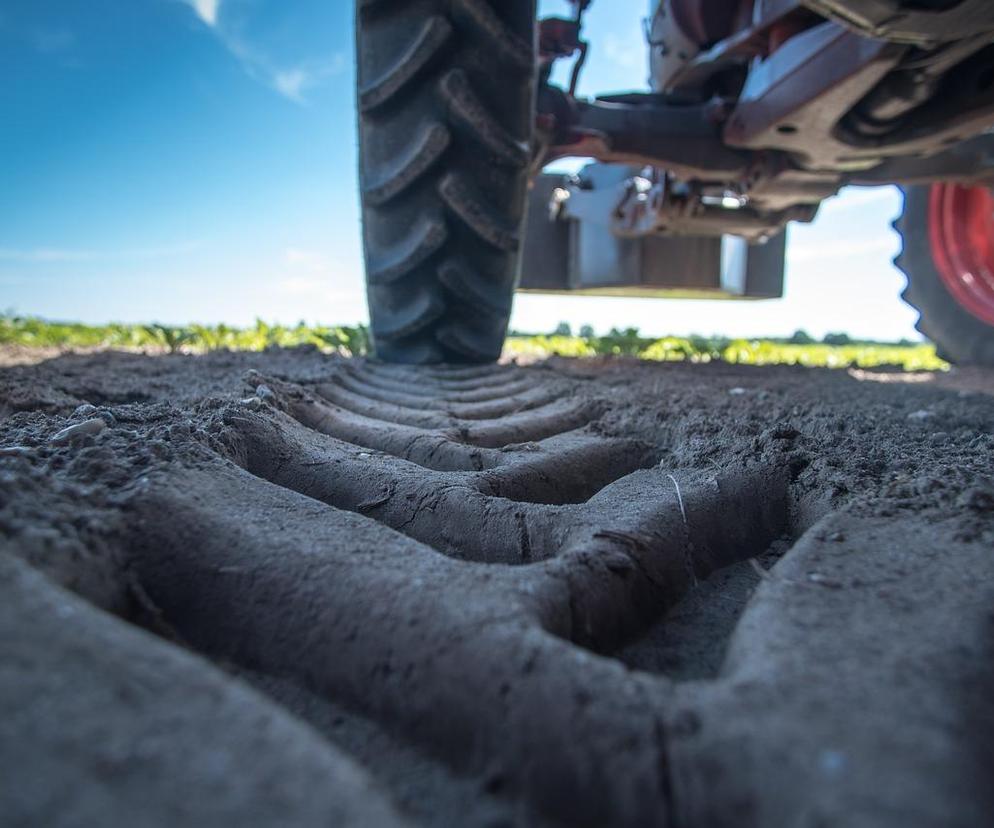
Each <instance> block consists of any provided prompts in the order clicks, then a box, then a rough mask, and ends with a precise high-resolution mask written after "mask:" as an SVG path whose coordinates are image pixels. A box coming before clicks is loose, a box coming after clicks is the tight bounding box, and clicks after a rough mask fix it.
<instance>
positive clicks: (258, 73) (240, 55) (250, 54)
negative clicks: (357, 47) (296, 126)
mask: <svg viewBox="0 0 994 828" xmlns="http://www.w3.org/2000/svg"><path fill="white" fill-rule="evenodd" d="M182 2H183V3H185V4H186V5H187V6H189V7H190V8H191V9H193V11H194V12H195V13H196V15H197V17H199V18H200V20H201V21H203V23H205V24H206V25H207V26H209V27H210V28H211V30H212V31H213V32H214V34H215V35H216V36H217V38H218V40H219V41H220V42H221V44H222V45H223V46H224V47H225V49H227V50H228V51H229V52H230V53H231V54H232V55H233V56H234V57H235V58H236V59H237V60H238V62H239V63H240V64H241V66H242V68H243V69H244V70H245V72H246V74H248V75H249V77H251V78H253V79H255V80H257V81H259V82H260V83H263V84H265V85H266V86H268V87H270V88H271V89H273V90H274V91H275V92H278V93H279V94H280V95H282V96H283V97H284V98H287V99H288V100H291V101H293V102H294V103H298V104H306V103H307V99H306V94H305V93H306V92H307V91H308V90H310V89H313V88H315V87H317V86H318V85H320V84H321V82H322V81H324V80H325V79H327V78H329V77H332V76H334V75H337V74H339V73H341V72H342V71H344V70H345V69H346V68H347V65H346V59H345V55H343V54H340V53H336V54H333V55H331V56H330V57H328V58H322V59H317V60H315V59H307V60H298V61H286V60H276V59H274V58H272V57H271V56H270V55H269V54H268V53H267V52H266V50H265V49H263V48H262V47H260V46H259V45H258V44H257V43H255V42H254V41H253V40H252V39H250V38H249V37H247V36H246V35H245V34H244V30H243V27H242V26H241V25H240V24H239V15H238V14H237V13H232V14H230V15H229V14H227V13H225V14H223V15H222V6H224V8H225V9H227V8H228V5H229V4H230V3H232V2H234V0H182ZM232 11H233V12H236V11H237V10H236V9H232Z"/></svg>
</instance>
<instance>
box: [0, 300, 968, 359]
mask: <svg viewBox="0 0 994 828" xmlns="http://www.w3.org/2000/svg"><path fill="white" fill-rule="evenodd" d="M585 333H588V334H589V332H586V331H585ZM829 340H831V341H829ZM0 345H18V346H22V347H38V348H56V349H60V350H69V349H96V348H123V349H129V350H143V349H148V350H155V351H160V352H169V353H204V352H206V351H216V350H222V349H228V350H241V351H261V350H264V349H266V348H272V347H278V348H293V347H299V346H302V345H310V346H314V347H317V348H319V349H320V350H322V351H325V352H327V353H340V354H344V355H354V356H359V355H362V354H366V353H368V352H369V333H368V331H367V329H366V328H365V327H363V326H361V325H358V326H352V327H349V326H337V325H306V324H304V323H303V322H301V323H299V324H298V325H292V326H288V325H270V324H267V323H266V322H263V321H262V320H257V321H256V323H255V325H254V326H251V327H248V328H235V327H231V326H229V325H180V326H172V325H157V324H152V325H122V324H111V325H83V324H80V323H76V322H49V321H47V320H43V319H38V318H36V317H21V316H14V315H10V314H7V315H0ZM505 354H506V355H507V356H517V357H533V358H541V357H546V356H552V355H556V356H566V357H590V356H630V357H638V358H640V359H648V360H656V361H661V362H670V361H678V362H683V361H687V362H711V361H724V362H731V363H738V364H743V365H808V366H821V367H828V368H846V367H850V366H856V367H860V368H872V367H877V366H882V365H892V366H899V367H901V368H903V369H904V370H907V371H922V370H927V371H934V370H943V369H945V368H947V367H948V366H947V365H946V363H945V362H943V361H942V360H941V359H939V357H937V356H936V354H935V348H934V346H932V345H929V344H926V343H914V342H900V343H895V344H888V343H876V342H851V341H849V340H848V338H847V337H844V336H842V335H838V334H837V335H834V336H832V337H826V341H822V342H815V341H814V340H812V339H811V338H810V337H808V336H807V335H805V334H803V332H800V331H799V332H798V333H797V334H795V335H794V337H792V338H791V339H789V340H775V339H748V340H747V339H725V338H721V337H699V336H691V337H675V336H667V337H662V338H658V337H645V336H641V335H640V334H639V332H638V330H637V329H634V328H628V329H626V330H620V331H619V330H612V331H611V332H610V333H609V334H607V335H605V336H594V335H592V334H589V335H586V336H573V335H571V334H567V333H565V332H562V333H554V334H550V335H545V334H521V333H512V334H511V335H510V336H509V337H508V340H507V345H506V347H505Z"/></svg>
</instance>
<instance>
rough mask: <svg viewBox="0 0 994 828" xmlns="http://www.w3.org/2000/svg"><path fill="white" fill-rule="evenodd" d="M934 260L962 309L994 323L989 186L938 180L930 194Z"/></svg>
mask: <svg viewBox="0 0 994 828" xmlns="http://www.w3.org/2000/svg"><path fill="white" fill-rule="evenodd" d="M928 233H929V242H930V245H931V248H932V261H933V262H935V269H936V270H938V271H939V276H940V277H941V278H942V283H943V284H944V285H945V286H946V289H947V290H948V291H949V292H950V293H951V294H952V296H953V298H954V299H955V300H956V301H957V302H958V303H959V305H960V307H962V308H963V309H964V310H966V311H968V312H969V313H971V314H973V316H975V317H977V319H979V320H981V321H982V322H986V323H987V324H988V325H994V195H992V194H991V191H990V189H988V188H987V187H965V186H963V185H960V184H934V185H932V189H931V192H930V193H929V202H928Z"/></svg>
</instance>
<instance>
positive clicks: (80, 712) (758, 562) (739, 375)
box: [0, 351, 994, 828]
mask: <svg viewBox="0 0 994 828" xmlns="http://www.w3.org/2000/svg"><path fill="white" fill-rule="evenodd" d="M250 368H251V369H254V370H252V371H249V372H248V373H246V369H250ZM148 377H154V378H155V382H154V392H153V391H152V390H150V388H151V386H149V385H147V384H146V385H145V386H142V385H141V382H142V381H145V379H147V378H148ZM245 379H247V382H248V386H249V389H251V391H252V392H254V394H253V396H252V397H250V399H251V400H252V401H253V402H252V404H251V405H247V404H243V403H242V402H240V401H241V400H242V399H243V398H245V397H246V386H245V384H244V381H245ZM872 385H875V384H870V383H866V384H863V385H861V384H859V383H857V382H856V381H855V380H853V379H852V378H850V377H847V376H845V375H842V374H830V373H825V372H806V373H799V372H796V371H790V370H783V369H771V370H767V371H743V370H741V369H735V368H729V367H726V366H651V365H633V364H630V363H619V362H610V361H608V362H578V363H574V362H569V361H553V362H551V363H549V364H547V365H546V366H543V367H541V368H520V367H515V366H506V367H498V368H493V369H488V368H480V367H476V368H459V369H450V368H446V367H433V368H426V369H404V368H397V367H392V366H383V365H377V364H371V363H366V362H362V361H354V362H353V361H348V360H339V359H334V358H328V357H324V356H321V355H320V354H316V353H313V352H306V351H301V352H296V353H292V352H272V353H267V354H262V355H247V354H216V355H211V356H207V357H202V358H189V357H161V358H155V359H149V358H144V359H143V358H135V357H131V356H127V355H120V356H115V355H99V356H94V357H87V358H74V357H66V358H63V359H61V360H55V361H54V362H52V363H49V364H47V365H41V366H38V367H35V368H16V369H10V370H7V371H4V372H2V374H0V393H3V389H4V387H5V386H8V387H10V388H16V393H17V401H18V402H17V404H16V405H12V404H9V403H4V404H3V405H2V406H0V411H5V412H7V416H5V417H3V418H2V419H0V625H2V626H3V630H0V633H2V634H0V647H7V648H8V649H9V648H10V647H13V648H14V649H12V650H10V651H9V652H6V650H5V655H4V658H3V659H0V665H4V664H6V665H11V666H16V665H20V666H18V667H17V671H20V672H16V675H15V673H10V674H9V675H8V674H5V673H3V667H2V666H0V694H2V695H3V696H4V698H5V699H9V700H10V701H9V707H8V709H18V710H22V711H25V712H24V715H19V716H15V717H8V718H7V719H6V720H5V722H4V723H2V724H0V731H2V733H3V736H4V739H3V740H0V741H2V743H3V744H13V743H16V741H17V740H30V743H31V745H32V750H31V752H30V753H29V754H27V755H28V756H29V759H28V761H27V765H25V763H24V760H23V756H22V755H20V752H19V756H18V757H15V756H14V755H13V754H9V753H4V752H3V750H2V748H0V798H2V799H3V800H4V801H5V802H6V801H8V798H9V797H11V796H13V794H14V792H15V788H16V798H11V799H10V801H15V802H17V803H18V808H20V809H21V810H20V811H18V813H23V814H27V815H31V814H40V813H43V812H44V813H48V812H50V809H51V808H54V807H57V806H55V805H54V804H53V802H54V800H52V798H51V794H50V793H46V792H45V791H44V790H41V789H39V788H38V787H33V786H31V785H27V784H25V783H24V782H23V781H18V780H23V779H24V778H25V777H24V774H23V773H21V775H18V774H16V773H15V774H11V773H8V772H7V771H8V770H9V769H11V768H14V766H15V764H18V763H19V764H18V767H17V770H18V771H21V770H22V767H21V766H24V767H26V768H27V769H28V770H29V771H30V769H31V768H32V767H34V768H43V769H44V774H45V776H46V778H47V779H50V780H51V785H50V788H51V790H53V791H54V790H65V791H70V792H71V801H72V802H73V803H75V807H78V808H80V809H83V810H81V811H80V813H85V814H97V815H99V814H100V813H101V809H112V808H116V809H117V810H116V811H115V813H125V812H127V809H128V808H130V807H132V805H133V804H134V803H138V802H153V803H159V805H160V809H161V813H162V814H163V820H164V822H163V824H167V823H168V819H167V818H173V817H176V815H177V814H179V815H180V816H179V817H176V818H179V819H180V821H183V820H187V821H205V820H206V821H214V822H217V821H222V822H233V821H234V822H239V823H245V824H260V825H262V824H274V825H275V824H288V823H289V824H312V823H313V824H329V823H335V824H356V825H374V824H375V825H381V824H382V825H388V824H401V823H402V822H403V824H413V825H433V826H434V825H438V826H441V825H451V824H461V825H468V826H481V828H482V826H492V825H495V824H505V825H529V826H531V825H538V826H554V825H569V826H591V827H593V826H603V825H607V824H611V825H622V826H626V825H627V826H654V825H658V826H664V825H665V826H670V825H675V826H697V825H701V826H705V825H706V826H729V828H731V826H735V827H736V828H739V826H757V828H759V826H767V825H774V826H776V825H785V826H786V825H797V824H805V823H806V822H813V823H817V824H823V825H828V826H835V825H839V826H842V825H845V826H849V825H867V826H870V825H873V826H878V825H884V826H890V825H893V826H928V825H936V824H943V825H954V826H960V825H962V826H968V825H971V826H972V825H977V824H984V823H986V822H989V821H990V819H991V816H992V815H994V803H992V802H991V800H990V798H989V791H988V785H987V782H988V781H989V778H990V774H991V772H992V769H994V759H992V756H991V755H990V752H989V745H990V744H991V743H992V742H994V739H992V737H994V709H992V704H991V703H990V701H989V700H990V698H992V696H994V658H991V653H992V652H994V645H992V641H994V639H992V629H994V616H991V614H990V607H991V606H992V605H994V593H992V591H991V587H990V584H994V577H992V576H994V561H992V559H991V556H990V554H989V550H990V547H991V543H992V540H994V528H992V522H994V515H992V512H991V510H990V509H988V508H987V507H986V505H985V504H987V502H988V500H989V498H987V494H988V493H989V492H990V491H991V490H992V489H991V485H990V480H989V476H990V475H989V472H990V468H989V457H990V456H991V451H992V449H994V440H992V438H991V437H990V432H991V426H992V424H994V402H992V401H991V400H990V399H987V398H984V397H973V398H970V399H965V398H960V397H956V396H955V395H952V394H944V393H942V392H936V391H934V390H932V389H929V388H924V387H921V386H920V385H919V386H916V387H914V388H912V387H898V388H895V387H882V386H880V387H871V386H872ZM619 387H620V388H624V389H625V391H624V394H623V395H622V394H619ZM757 387H759V388H761V389H762V394H760V393H753V391H754V390H755V389H756V388H757ZM129 388H131V389H134V390H135V392H136V393H139V392H140V393H141V394H143V395H144V396H143V397H142V399H143V400H146V401H145V402H141V403H135V404H129V403H127V402H125V400H126V398H127V395H128V393H129V392H128V391H127V389H129ZM728 388H742V389H743V390H744V391H746V392H747V393H743V394H739V395H734V396H730V395H729V394H728V390H727V389H728ZM260 389H262V391H261V393H260ZM156 396H157V397H158V398H160V399H161V400H162V401H161V402H157V401H155V398H156ZM32 398H33V399H35V400H37V401H38V403H37V406H36V407H37V408H38V409H39V410H40V411H41V412H44V413H38V412H33V411H32V410H31V404H30V400H31V399H32ZM108 400H116V401H117V403H116V404H114V405H113V406H111V408H109V409H108V408H102V409H100V412H99V421H100V422H102V423H105V422H107V421H110V422H114V423H118V424H120V427H116V428H103V429H100V430H98V431H96V432H94V433H92V434H89V435H87V436H86V439H84V440H74V441H72V445H68V444H57V443H53V442H51V441H50V440H49V437H48V435H51V434H53V433H55V432H57V431H59V430H60V429H63V428H65V427H66V426H67V424H71V423H72V422H73V420H72V419H68V420H67V419H66V418H73V417H74V418H76V419H78V418H79V417H80V416H86V415H87V414H86V412H90V413H92V411H91V409H82V410H80V411H77V407H78V406H80V405H87V404H93V405H101V406H105V405H106V402H107V401H108ZM924 408H928V409H929V410H930V411H933V412H934V414H935V416H934V417H930V418H928V420H923V421H921V422H917V421H914V420H912V421H910V422H911V423H914V424H913V425H909V420H908V418H907V415H908V413H910V412H914V411H918V410H922V409H924ZM16 411H20V412H21V413H14V412H16ZM74 412H75V413H74ZM70 427H73V426H72V425H70ZM940 427H941V428H940ZM909 429H914V432H911V431H909ZM923 429H924V430H925V431H926V434H924V435H923V433H922V430H923ZM927 432H931V433H930V434H929V433H927ZM7 447H11V448H17V449H20V448H23V449H24V451H14V452H4V448H7ZM19 559H20V560H19ZM21 560H23V561H26V562H27V564H29V565H30V567H29V566H25V564H24V563H21ZM757 570H759V571H760V572H762V573H763V574H762V577H761V576H760V575H759V574H757ZM53 582H54V583H53ZM55 584H58V585H60V586H55ZM62 588H68V589H70V590H74V591H76V592H77V593H78V594H79V595H80V596H81V598H74V597H71V596H68V595H67V593H65V592H62V591H61V590H62ZM753 591H755V596H754V597H753V599H752V600H751V601H749V596H750V594H751V593H752V592H753ZM83 599H85V600H83ZM747 602H748V603H747ZM93 605H96V606H98V607H101V608H102V609H103V610H106V611H107V612H109V613H112V614H113V615H109V614H106V613H104V612H101V611H100V610H98V609H95V608H94V606H93ZM63 607H68V608H69V611H71V612H72V613H74V615H73V618H74V619H78V622H77V621H74V623H73V624H68V625H67V624H66V623H64V619H61V617H60V615H59V613H60V612H64V610H63V609H61V608H63ZM743 610H744V611H743ZM114 616H116V617H114ZM740 616H741V617H740ZM28 618H32V619H37V618H42V619H44V620H45V623H38V622H37V621H36V620H32V621H31V622H29V621H28V620H27V619H28ZM136 625H140V626H144V627H145V628H146V630H148V631H151V632H155V633H156V634H157V635H158V637H152V636H150V635H149V634H148V632H145V631H141V630H136V629H135V626H136ZM22 630H30V634H28V635H25V634H23V633H22V632H21V631H22ZM3 642H5V643H3ZM726 647H727V652H726ZM187 649H193V650H196V651H198V652H199V653H200V654H201V655H200V656H197V655H193V654H191V653H189V652H187V651H185V650H187ZM89 653H94V654H95V655H87V654H89ZM204 657H206V658H209V659H213V660H214V661H215V662H216V663H217V664H219V665H221V666H222V667H223V669H224V670H225V671H226V672H225V673H222V672H220V671H218V670H217V669H216V668H214V667H212V666H210V665H209V664H208V663H207V661H206V660H205V659H204ZM94 658H96V659H97V660H98V661H99V663H100V664H101V665H103V666H102V667H101V669H98V670H91V669H89V668H88V667H87V659H94ZM25 667H27V668H30V675H31V676H32V677H33V678H32V682H34V684H31V685H30V686H29V685H23V684H18V681H20V680H21V679H19V678H18V677H19V676H22V675H23V669H25ZM632 668H637V669H632ZM149 671H151V672H149ZM153 675H154V676H155V678H154V679H153V678H149V676H153ZM135 683H136V684H135ZM246 684H250V685H253V686H254V687H255V688H257V689H258V690H259V691H262V694H260V693H259V692H256V691H253V690H249V689H247V688H246ZM70 686H72V687H73V688H77V689H78V688H80V687H82V688H84V692H83V693H82V694H81V695H80V694H79V693H77V694H75V695H74V694H73V693H72V692H69V691H68V690H66V689H65V688H67V687H70ZM164 686H168V688H169V689H168V690H166V689H163V687H164ZM25 687H27V688H28V689H27V690H25ZM31 687H35V688H36V689H35V690H34V691H31V689H30V688H31ZM25 693H27V695H25ZM39 693H42V694H43V695H44V697H45V698H46V699H50V704H49V705H48V706H47V707H46V708H45V709H46V710H52V709H54V710H57V711H60V714H61V715H62V716H63V718H61V719H60V718H59V717H58V716H57V717H56V718H55V719H52V718H51V717H49V716H48V715H47V714H46V715H45V716H42V715H40V714H39V715H34V714H33V713H32V711H33V710H34V709H35V708H34V707H33V706H32V702H31V698H32V695H35V696H38V694H39ZM77 696H79V698H81V699H83V700H84V701H86V700H89V701H86V705H90V706H86V705H84V706H82V707H80V706H79V704H78V702H79V699H78V698H77ZM180 696H181V697H182V699H183V700H182V701H179V700H177V699H178V698H179V697H180ZM106 698H117V699H124V701H123V702H119V703H117V704H104V703H102V702H99V699H106ZM90 702H92V705H91V704H90ZM74 705H76V706H74ZM62 711H65V712H64V714H62ZM288 714H289V715H288ZM166 715H168V716H170V717H171V718H170V719H169V721H170V726H169V727H163V725H162V722H163V718H162V717H163V716H166ZM295 717H296V718H295ZM65 721H70V722H71V723H72V726H71V727H69V728H66V727H65V726H64V722H65ZM198 723H199V724H198ZM259 723H265V724H264V725H262V726H261V727H260V724H259ZM94 727H96V728H98V729H99V731H100V733H101V734H110V735H111V740H110V742H109V743H108V742H107V738H106V736H101V737H100V738H96V737H94V735H93V734H94V733H95V732H96V731H94V730H93V729H92V728H94ZM4 728H6V730H3V729H4ZM149 733H154V734H157V735H155V737H154V738H152V737H150V736H147V735H143V734H149ZM8 735H9V736H10V738H9V739H8V738H7V736H8ZM266 740H270V742H271V744H270V742H267V741H266ZM105 743H107V744H109V745H117V744H122V745H123V744H135V745H137V746H138V747H137V748H136V749H135V750H136V751H137V752H134V753H133V755H132V754H129V755H128V757H127V763H125V764H121V763H122V762H124V759H121V757H119V756H118V755H117V754H114V756H112V757H110V758H108V755H109V754H108V753H107V751H108V750H110V748H109V747H108V748H107V749H106V750H105V749H104V748H103V747H101V746H102V745H105ZM216 744H220V745H222V746H223V748H224V749H228V748H229V747H230V749H231V750H230V753H222V754H218V753H217V750H216V748H215V745H216ZM66 745H69V746H70V747H71V749H70V750H66V749H65V746H66ZM73 745H75V746H76V747H72V746H73ZM122 755H123V754H122ZM180 756H182V757H183V761H184V762H185V763H186V764H184V765H183V766H182V767H179V766H178V765H176V764H175V760H176V757H180ZM67 757H68V758H67ZM350 757H351V758H350ZM153 760H154V761H153ZM108 762H110V763H111V764H110V765H108V764H107V763H108ZM115 762H116V763H117V764H114V763H115ZM205 763H206V764H205ZM358 765H362V766H363V768H362V769H360V768H359V767H358ZM111 766H113V767H114V768H118V767H122V768H123V767H127V768H130V769H131V770H130V772H129V773H127V774H124V773H122V774H117V773H112V774H108V773H107V770H106V768H107V767H111ZM189 774H194V775H197V774H199V776H196V779H198V780H199V782H196V783H191V784H203V785H205V786H207V788H209V790H210V793H209V794H204V795H203V796H201V797H193V796H183V797H179V795H178V794H177V786H178V785H183V784H185V783H184V781H183V780H185V779H186V778H187V775H189ZM316 778H320V782H315V781H314V780H315V779H316ZM260 779H265V780H267V781H266V783H265V784H263V783H260V782H259V781H258V780H260ZM11 786H15V787H11ZM205 790H206V789H205ZM86 809H90V810H86ZM177 809H179V810H177ZM336 809H337V810H336ZM94 820H95V821H100V820H99V818H98V817H94ZM174 822H175V819H174Z"/></svg>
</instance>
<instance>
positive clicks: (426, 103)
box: [356, 0, 535, 362]
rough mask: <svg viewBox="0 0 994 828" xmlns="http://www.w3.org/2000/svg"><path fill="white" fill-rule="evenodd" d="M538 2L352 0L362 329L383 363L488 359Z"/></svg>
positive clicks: (517, 215)
mask: <svg viewBox="0 0 994 828" xmlns="http://www.w3.org/2000/svg"><path fill="white" fill-rule="evenodd" d="M534 15H535V0H361V2H360V3H359V4H358V6H357V19H356V26H357V54H358V62H359V72H358V92H357V98H358V107H359V122H360V125H359V135H360V190H361V194H362V200H363V231H364V233H363V235H364V247H365V258H366V274H367V275H366V283H367V294H368V298H369V308H370V319H371V333H372V338H373V347H374V350H375V353H376V355H377V356H378V357H379V358H381V359H383V360H386V361H391V362H439V361H445V362H489V361H493V360H495V359H496V358H497V357H498V356H499V355H500V351H501V348H502V346H503V340H504V335H505V333H506V329H507V321H508V318H509V315H510V310H511V303H512V297H513V292H514V287H515V283H516V270H517V254H518V251H519V249H520V246H521V242H520V236H521V227H522V221H523V218H524V206H525V196H526V188H527V174H528V165H529V157H530V148H529V139H530V134H531V127H532V120H533V114H532V99H533V96H534V73H535V59H534V54H533V45H532V38H533V32H534V19H535V17H534Z"/></svg>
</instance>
